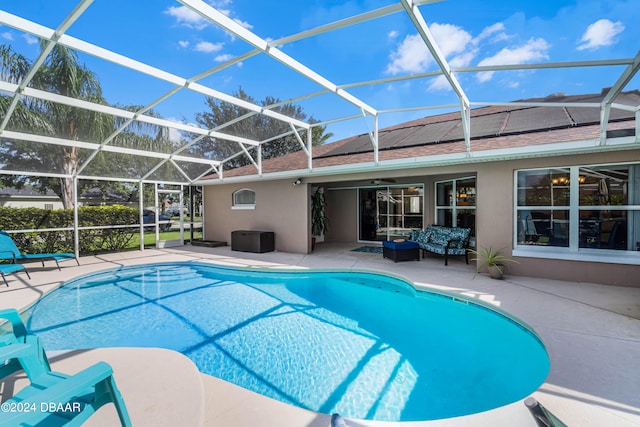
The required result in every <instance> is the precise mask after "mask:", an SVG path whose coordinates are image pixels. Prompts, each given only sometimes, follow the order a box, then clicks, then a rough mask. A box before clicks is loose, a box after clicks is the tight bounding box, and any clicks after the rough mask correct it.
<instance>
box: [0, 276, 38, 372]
mask: <svg viewBox="0 0 640 427" xmlns="http://www.w3.org/2000/svg"><path fill="white" fill-rule="evenodd" d="M10 265H13V264H10ZM2 319H4V320H6V321H7V324H2V325H0V328H1V330H6V329H7V325H11V330H8V331H5V333H4V335H1V336H0V348H1V347H3V346H6V345H11V344H25V343H30V342H33V341H32V339H31V338H29V337H28V336H29V334H28V332H27V328H26V326H25V325H24V323H23V322H22V318H21V317H20V314H19V313H18V310H16V309H15V308H7V309H4V310H0V320H2ZM37 342H39V341H36V343H37ZM40 359H41V363H42V365H43V366H44V367H45V369H46V370H47V371H51V365H49V360H48V359H47V356H46V354H45V352H44V349H42V351H41V354H40ZM21 369H22V366H21V365H20V362H19V361H18V360H17V359H12V360H11V361H7V362H6V363H5V364H4V365H2V366H0V379H2V378H5V377H7V376H9V375H11V374H12V373H14V372H16V371H19V370H21Z"/></svg>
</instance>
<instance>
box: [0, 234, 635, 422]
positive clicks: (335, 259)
mask: <svg viewBox="0 0 640 427" xmlns="http://www.w3.org/2000/svg"><path fill="white" fill-rule="evenodd" d="M356 246H357V245H354V244H331V245H327V244H319V245H318V246H317V248H316V250H315V252H314V253H313V254H310V255H300V254H290V253H282V252H270V253H264V254H253V253H242V252H232V251H231V250H230V248H229V247H219V248H204V247H192V246H182V247H174V248H166V249H161V250H145V251H133V252H123V253H116V254H105V255H98V256H86V257H81V258H80V264H81V265H80V266H79V267H78V266H77V265H76V264H75V263H74V262H65V263H61V266H62V271H58V270H57V269H55V264H53V262H51V264H49V263H47V268H45V269H43V268H41V266H40V264H38V263H32V264H28V265H27V267H28V268H29V272H30V273H31V277H32V279H31V280H28V279H27V277H26V275H24V274H23V273H18V274H17V275H11V276H8V277H7V280H8V281H9V287H4V286H2V287H0V308H9V307H15V308H17V309H19V310H21V309H24V308H26V307H27V306H29V305H30V304H32V303H33V302H34V301H36V300H37V299H38V298H39V297H41V296H42V295H44V294H45V293H47V292H49V291H51V290H53V289H55V288H56V287H58V286H59V285H60V283H62V282H63V281H66V280H69V279H71V278H74V277H77V276H80V275H83V274H87V273H91V272H95V271H101V270H105V269H109V268H114V267H118V266H121V265H122V266H124V265H136V264H142V263H148V262H168V261H187V260H201V261H205V262H214V263H217V264H222V265H235V266H251V267H263V268H282V267H289V268H290V267H293V268H304V269H306V268H344V269H367V270H380V271H384V272H388V273H393V274H397V275H400V276H403V277H405V278H407V279H409V280H412V281H413V282H414V283H415V284H416V285H417V286H418V287H426V288H435V289H441V290H446V291H449V292H454V293H460V294H463V295H466V296H470V297H473V298H477V299H479V300H482V301H485V302H488V303H490V304H493V305H495V306H498V307H500V308H502V309H504V310H506V311H507V312H509V313H511V314H513V315H514V316H516V317H518V318H520V319H522V320H523V321H525V322H527V323H528V324H529V325H530V326H532V327H533V328H534V329H535V331H536V332H537V333H538V334H539V335H540V336H541V337H542V339H543V341H544V342H545V345H546V346H547V349H548V351H549V355H550V358H551V371H550V373H549V376H548V378H547V381H546V382H545V383H544V384H543V385H542V386H541V387H540V389H539V390H538V391H536V392H534V393H532V395H533V396H534V397H535V398H536V399H537V400H538V401H539V402H540V403H542V404H543V405H544V406H545V407H546V408H547V409H549V410H550V411H551V412H553V413H554V414H555V415H556V416H557V417H558V418H560V419H561V420H562V421H563V422H564V423H565V424H567V425H569V426H581V427H583V426H586V427H589V426H593V427H596V426H617V427H618V426H619V427H627V426H628V427H631V426H638V425H640V288H621V287H612V286H601V285H597V284H586V283H573V282H561V281H553V280H543V279H534V278H528V277H515V276H508V277H507V278H506V280H503V281H496V280H492V279H489V278H487V277H485V276H482V275H478V276H476V277H475V278H474V270H473V267H472V266H467V265H465V264H464V260H462V259H453V260H450V262H449V266H448V267H445V266H444V263H443V260H442V258H440V257H436V256H433V257H427V258H426V259H423V260H421V261H419V262H416V261H406V262H399V263H394V262H393V261H390V260H388V259H383V258H382V256H381V255H376V254H370V253H362V252H353V251H351V249H353V248H355V247H356ZM52 264H53V265H52ZM639 273H640V268H639ZM639 277H640V274H639ZM639 280H640V279H639ZM51 359H52V363H53V366H54V369H57V370H60V371H62V372H68V373H73V372H76V371H78V370H80V369H82V368H83V367H85V366H89V365H90V364H92V363H94V362H95V361H97V360H105V361H106V362H108V363H110V364H111V365H112V366H113V368H114V372H115V378H116V381H117V384H118V387H119V388H120V390H121V392H122V394H123V396H124V399H125V401H126V403H127V408H128V410H129V413H130V415H131V419H132V421H133V424H134V425H145V426H173V425H185V426H200V425H202V426H225V427H227V426H247V427H249V426H251V427H254V426H277V427H289V426H291V427H294V426H295V427H300V426H304V427H328V426H329V425H330V418H329V416H327V415H323V414H317V413H313V412H310V411H306V410H303V409H300V408H296V407H293V406H290V405H287V404H284V403H281V402H277V401H274V400H271V399H268V398H265V397H262V396H260V395H257V394H255V393H252V392H250V391H247V390H244V389H242V388H240V387H237V386H234V385H232V384H229V383H226V382H224V381H221V380H218V379H216V378H213V377H210V376H208V375H204V374H200V373H199V372H198V371H197V369H196V368H195V366H194V365H193V364H192V363H191V362H190V361H189V360H188V359H187V358H185V357H184V356H182V355H181V354H178V353H175V352H172V351H169V350H162V349H120V348H118V349H96V350H90V351H73V352H68V353H53V354H51ZM523 368H524V369H526V367H523ZM3 385H4V387H3V388H2V394H3V397H4V396H5V395H7V394H8V393H9V389H10V388H9V387H7V386H6V384H3ZM18 387H19V386H18ZM113 417H115V411H114V410H113V407H112V406H111V405H108V406H106V407H104V408H102V409H101V410H100V411H99V412H98V414H96V415H95V416H94V417H92V418H91V419H90V420H89V422H88V423H87V424H86V425H88V426H112V425H114V424H113V422H114V418H113ZM347 422H348V425H349V426H351V427H365V426H369V427H374V426H387V427H392V426H405V427H406V426H411V427H449V426H452V427H453V426H462V427H465V426H487V425H491V426H498V427H499V426H505V427H506V426H509V427H511V426H514V425H517V426H524V427H529V426H530V427H535V426H536V424H535V422H534V420H533V418H532V417H531V415H530V414H529V412H528V410H527V409H526V408H525V406H524V404H523V403H522V401H519V402H515V403H513V404H511V405H507V406H505V407H501V408H497V409H495V410H492V411H488V412H484V413H481V414H476V415H472V416H467V417H459V418H451V419H447V420H438V421H430V422H416V423H382V422H369V421H356V420H347Z"/></svg>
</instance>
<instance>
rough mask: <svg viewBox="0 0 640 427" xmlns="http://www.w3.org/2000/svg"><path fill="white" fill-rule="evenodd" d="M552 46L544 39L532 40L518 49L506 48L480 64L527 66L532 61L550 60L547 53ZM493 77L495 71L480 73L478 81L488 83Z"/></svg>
mask: <svg viewBox="0 0 640 427" xmlns="http://www.w3.org/2000/svg"><path fill="white" fill-rule="evenodd" d="M550 47H551V45H549V43H547V41H546V40H544V39H542V38H531V39H529V40H528V41H527V42H526V43H525V44H523V45H522V46H519V47H516V48H508V47H505V48H504V49H502V50H501V51H500V52H498V53H496V54H495V55H493V56H490V57H488V58H485V59H483V60H482V61H480V62H479V63H478V65H480V66H484V65H510V64H526V63H528V62H532V61H539V60H542V59H548V58H549V56H548V55H547V52H548V50H549V48H550ZM492 77H493V71H486V72H482V73H478V76H477V78H478V81H480V82H486V81H489V80H491V78H492Z"/></svg>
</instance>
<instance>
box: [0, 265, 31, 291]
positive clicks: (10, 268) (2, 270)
mask: <svg viewBox="0 0 640 427" xmlns="http://www.w3.org/2000/svg"><path fill="white" fill-rule="evenodd" d="M18 271H24V272H25V273H27V277H28V278H29V279H31V276H30V275H29V272H28V271H27V269H26V268H25V267H24V265H22V264H0V275H2V280H4V284H5V285H7V286H9V282H7V278H6V277H4V276H5V275H7V274H13V273H17V272H18Z"/></svg>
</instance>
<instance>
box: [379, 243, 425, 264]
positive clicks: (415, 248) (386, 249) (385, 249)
mask: <svg viewBox="0 0 640 427" xmlns="http://www.w3.org/2000/svg"><path fill="white" fill-rule="evenodd" d="M382 257H383V258H390V259H392V260H393V262H398V261H408V260H410V259H415V260H416V261H420V245H418V244H417V243H416V242H412V241H410V240H405V241H402V242H394V241H393V240H385V241H384V242H382Z"/></svg>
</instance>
